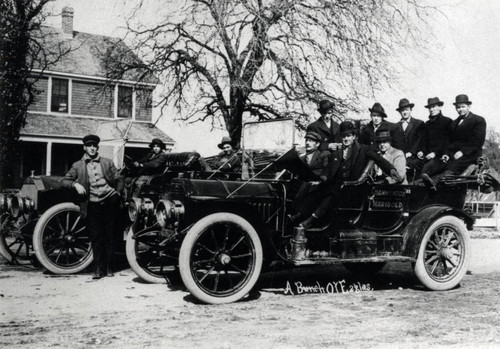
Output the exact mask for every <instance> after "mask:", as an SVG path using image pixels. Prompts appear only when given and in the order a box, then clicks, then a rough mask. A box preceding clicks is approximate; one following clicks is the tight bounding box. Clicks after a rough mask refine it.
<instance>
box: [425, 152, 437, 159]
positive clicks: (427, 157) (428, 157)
mask: <svg viewBox="0 0 500 349" xmlns="http://www.w3.org/2000/svg"><path fill="white" fill-rule="evenodd" d="M435 157H436V153H434V152H432V153H429V154H427V155H426V157H425V158H426V159H427V160H431V159H434V158H435Z"/></svg>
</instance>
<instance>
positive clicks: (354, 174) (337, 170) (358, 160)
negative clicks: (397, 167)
mask: <svg viewBox="0 0 500 349" xmlns="http://www.w3.org/2000/svg"><path fill="white" fill-rule="evenodd" d="M332 158H334V159H339V161H332V162H331V164H330V165H331V166H330V167H331V176H330V178H331V180H330V181H331V182H334V183H341V182H344V181H355V180H358V179H359V177H361V175H362V174H363V171H364V169H365V167H366V165H367V164H368V161H369V160H373V161H375V164H377V165H378V167H380V168H381V169H382V171H383V172H384V173H390V172H391V170H392V169H394V166H393V165H391V163H390V162H389V161H387V160H386V159H384V158H383V157H382V156H381V155H380V154H377V153H376V152H375V151H374V150H373V149H371V148H370V146H368V145H366V144H359V143H358V142H354V143H353V145H352V146H351V149H350V151H349V152H348V154H347V158H346V159H345V160H344V159H343V157H342V150H336V151H334V152H333V153H332Z"/></svg>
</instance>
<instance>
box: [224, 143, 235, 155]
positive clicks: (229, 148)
mask: <svg viewBox="0 0 500 349" xmlns="http://www.w3.org/2000/svg"><path fill="white" fill-rule="evenodd" d="M222 150H223V151H224V154H226V155H229V154H231V152H232V151H233V147H232V146H231V144H228V143H226V144H224V145H223V146H222Z"/></svg>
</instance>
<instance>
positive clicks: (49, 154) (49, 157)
mask: <svg viewBox="0 0 500 349" xmlns="http://www.w3.org/2000/svg"><path fill="white" fill-rule="evenodd" d="M51 172H52V142H51V141H48V142H47V152H46V156H45V174H46V175H47V176H50V173H51Z"/></svg>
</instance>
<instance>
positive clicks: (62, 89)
mask: <svg viewBox="0 0 500 349" xmlns="http://www.w3.org/2000/svg"><path fill="white" fill-rule="evenodd" d="M50 110H51V111H57V112H61V113H67V112H68V80H66V79H56V78H52V97H51V106H50Z"/></svg>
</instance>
